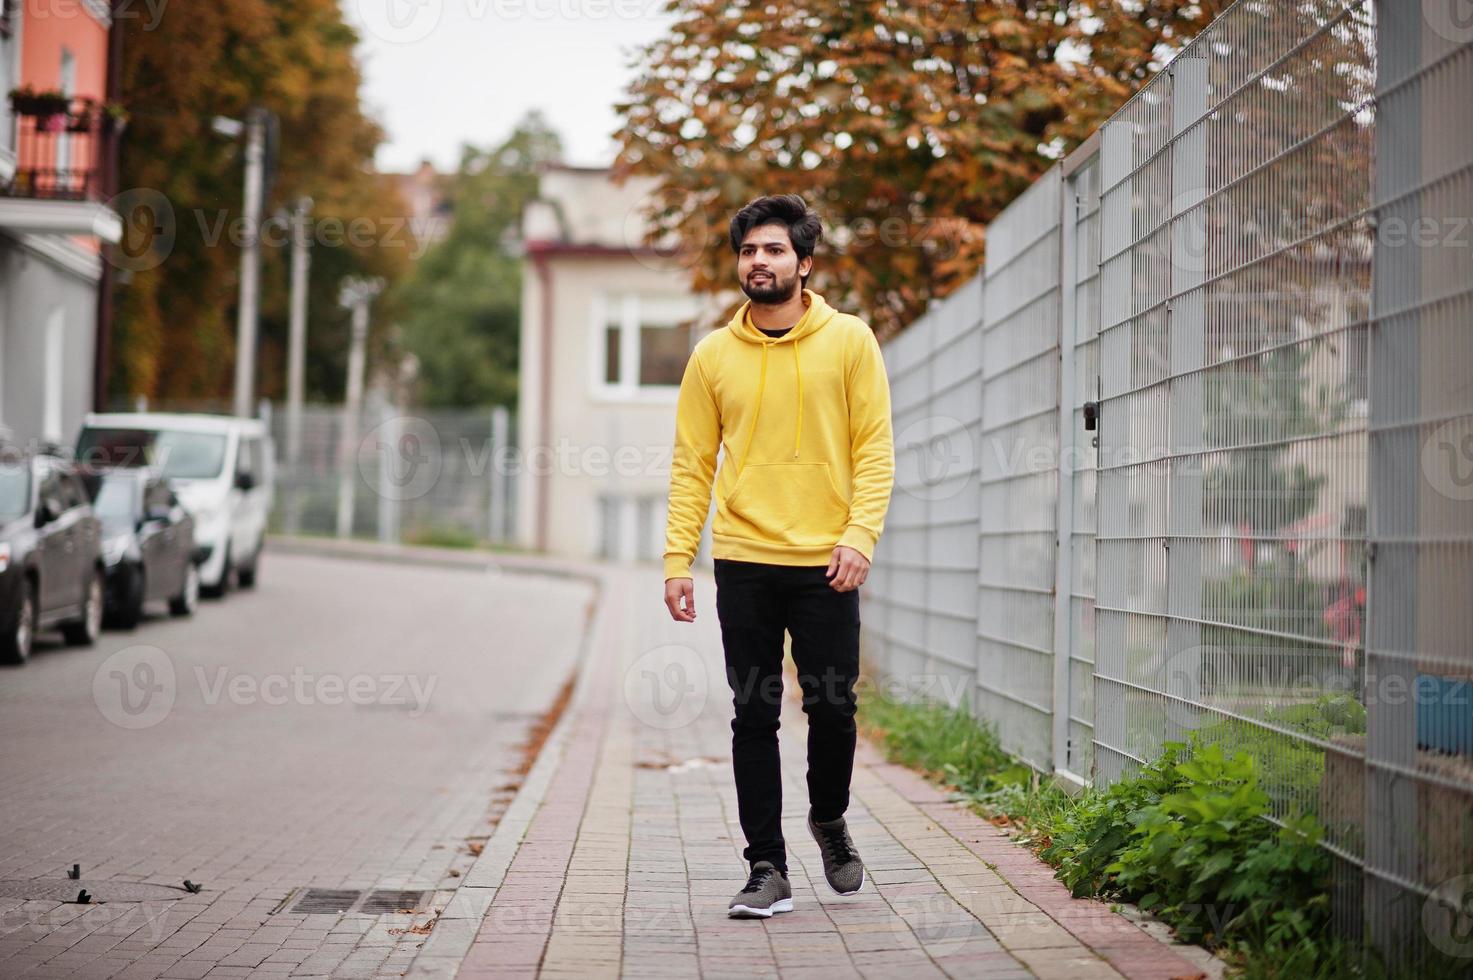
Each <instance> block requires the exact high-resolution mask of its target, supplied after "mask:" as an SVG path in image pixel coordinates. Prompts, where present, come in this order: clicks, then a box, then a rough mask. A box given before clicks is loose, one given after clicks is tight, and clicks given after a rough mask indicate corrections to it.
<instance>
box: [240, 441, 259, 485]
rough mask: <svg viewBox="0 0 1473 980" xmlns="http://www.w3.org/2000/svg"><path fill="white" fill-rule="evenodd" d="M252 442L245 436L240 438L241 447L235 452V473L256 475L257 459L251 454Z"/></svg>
mask: <svg viewBox="0 0 1473 980" xmlns="http://www.w3.org/2000/svg"><path fill="white" fill-rule="evenodd" d="M251 441H252V440H250V439H248V438H246V437H245V436H241V437H240V445H239V446H238V447H237V448H236V450H235V472H236V473H237V474H240V473H249V474H251V475H252V476H254V475H255V474H256V466H255V457H254V454H253V453H252V452H251Z"/></svg>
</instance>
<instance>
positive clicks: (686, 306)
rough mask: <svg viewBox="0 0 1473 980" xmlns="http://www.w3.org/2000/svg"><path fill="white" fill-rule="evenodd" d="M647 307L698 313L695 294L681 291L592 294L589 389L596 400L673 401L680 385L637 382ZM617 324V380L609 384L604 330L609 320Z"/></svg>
mask: <svg viewBox="0 0 1473 980" xmlns="http://www.w3.org/2000/svg"><path fill="white" fill-rule="evenodd" d="M646 310H658V312H659V313H660V314H661V315H662V316H673V317H674V318H677V319H691V320H694V319H696V318H697V317H698V316H699V315H700V312H701V309H700V304H699V302H698V301H697V300H696V298H695V297H694V296H688V295H684V296H683V295H680V294H664V295H653V294H641V293H603V292H600V293H595V294H594V296H593V301H592V303H590V304H589V338H590V339H589V344H588V349H589V358H588V367H589V389H590V391H592V393H593V398H594V400H595V401H600V402H619V403H630V402H636V403H643V404H657V405H667V404H674V403H675V401H676V399H677V397H678V396H679V394H680V385H679V384H669V385H642V384H640V383H639V380H638V374H639V357H640V349H639V339H640V338H639V332H640V326H641V325H642V321H643V314H644V313H645V311H646ZM613 319H617V321H618V325H619V379H618V381H617V382H615V383H612V384H610V383H609V382H607V381H605V380H604V379H605V378H606V377H607V376H608V370H607V369H608V364H607V359H606V357H605V356H604V355H605V338H604V330H605V328H606V327H607V326H608V325H609V323H610V321H611V320H613Z"/></svg>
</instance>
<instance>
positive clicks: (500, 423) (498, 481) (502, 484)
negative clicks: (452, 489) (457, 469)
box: [486, 405, 511, 543]
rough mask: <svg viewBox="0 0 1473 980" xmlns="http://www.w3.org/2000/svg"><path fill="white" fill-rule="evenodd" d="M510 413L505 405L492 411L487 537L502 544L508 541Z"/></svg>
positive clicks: (498, 406)
mask: <svg viewBox="0 0 1473 980" xmlns="http://www.w3.org/2000/svg"><path fill="white" fill-rule="evenodd" d="M509 414H510V413H509V412H507V410H506V406H505V405H497V406H496V407H495V408H493V409H491V472H490V473H489V474H488V476H489V479H490V481H491V502H490V509H489V512H488V514H487V515H486V537H487V539H488V540H490V541H493V542H496V543H501V542H504V541H505V540H506V537H507V534H506V487H507V481H508V480H510V479H511V477H510V475H509V471H510V467H509V466H506V465H505V463H506V462H510V454H508V453H506V452H505V448H506V434H507V432H508V431H509V430H510V428H511V426H510V424H509V420H508V416H509Z"/></svg>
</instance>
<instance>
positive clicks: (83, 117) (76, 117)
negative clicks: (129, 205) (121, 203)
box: [0, 98, 123, 201]
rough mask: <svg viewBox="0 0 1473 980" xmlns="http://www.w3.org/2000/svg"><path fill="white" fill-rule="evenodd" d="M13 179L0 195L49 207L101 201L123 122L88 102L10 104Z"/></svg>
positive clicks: (104, 194)
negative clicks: (37, 201)
mask: <svg viewBox="0 0 1473 980" xmlns="http://www.w3.org/2000/svg"><path fill="white" fill-rule="evenodd" d="M12 109H13V111H14V114H15V128H16V134H15V173H14V175H13V176H12V177H11V179H10V182H9V183H8V184H6V185H4V186H0V195H3V196H5V197H24V198H34V199H40V200H51V201H98V200H105V199H106V198H107V197H108V196H109V194H110V192H111V188H110V187H109V186H108V184H109V183H110V182H111V173H112V162H113V160H114V155H113V154H114V149H115V147H116V144H117V137H118V133H119V132H120V131H121V130H122V127H123V123H122V120H121V119H119V118H117V117H116V116H114V115H112V114H111V113H109V112H107V111H106V110H105V108H104V107H103V105H102V104H100V103H98V102H97V101H95V100H93V99H86V98H79V99H72V100H70V102H68V103H65V104H60V103H55V102H52V103H49V104H48V103H44V102H43V103H39V104H37V103H35V102H20V103H17V102H15V101H14V100H12Z"/></svg>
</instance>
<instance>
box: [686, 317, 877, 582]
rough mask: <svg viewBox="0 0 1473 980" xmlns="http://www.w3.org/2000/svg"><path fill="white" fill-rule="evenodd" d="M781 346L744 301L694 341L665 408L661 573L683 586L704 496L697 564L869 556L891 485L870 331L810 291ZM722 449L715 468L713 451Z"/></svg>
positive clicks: (787, 562) (874, 346)
mask: <svg viewBox="0 0 1473 980" xmlns="http://www.w3.org/2000/svg"><path fill="white" fill-rule="evenodd" d="M803 302H804V303H805V304H806V305H807V307H808V309H807V312H806V313H804V314H803V318H802V319H800V320H799V321H798V322H797V324H795V325H794V326H793V328H792V329H791V330H789V331H788V332H787V333H786V334H784V335H783V336H781V337H769V336H768V335H767V334H764V333H763V332H762V331H761V330H758V329H757V328H756V327H755V326H753V325H752V321H751V317H750V315H749V311H750V309H751V305H752V304H751V302H750V301H748V302H746V303H743V304H742V306H741V308H740V309H738V310H737V311H736V313H735V314H733V316H732V318H731V322H729V323H728V324H727V325H726V327H725V328H723V329H720V330H715V331H712V332H711V333H709V334H707V335H706V336H705V337H703V338H701V340H700V342H699V343H697V344H696V347H695V350H694V351H692V352H691V356H690V360H689V361H687V362H686V366H685V375H684V377H683V378H682V379H681V382H680V397H679V401H678V403H677V405H676V409H675V451H674V456H673V458H672V460H671V465H670V502H669V517H668V520H667V523H666V529H665V577H666V578H667V579H670V578H689V577H690V574H691V573H690V565H691V562H692V561H693V560H694V558H695V553H696V549H697V547H698V545H699V542H700V537H701V528H702V527H703V526H704V525H705V523H706V514H707V512H708V511H709V509H710V506H711V489H712V483H713V481H714V483H715V488H716V516H715V518H714V519H713V520H712V522H711V555H712V557H715V558H732V559H737V560H741V561H756V562H766V563H768V564H774V565H827V564H828V563H829V559H830V557H831V556H832V554H833V550H834V547H835V546H836V545H841V544H842V545H846V546H848V547H851V548H854V549H855V550H856V551H858V552H859V553H860V554H862V555H864V557H865V558H867V559H871V560H873V558H874V548H875V542H876V541H877V540H878V539H879V536H880V531H881V530H883V528H884V523H885V511H886V510H887V509H888V508H889V505H890V489H891V485H892V483H893V482H894V476H895V450H894V443H893V438H892V435H891V431H890V383H889V379H888V378H887V377H886V375H885V364H884V361H883V360H882V358H881V355H880V345H879V342H878V341H877V340H876V339H875V335H874V331H872V330H870V328H869V326H868V325H867V324H865V322H864V321H863V320H861V319H859V318H858V317H855V316H850V315H849V314H846V313H839V312H838V311H836V310H834V309H833V308H832V307H830V306H829V305H828V304H827V303H825V302H824V299H823V297H822V296H820V295H818V294H817V293H815V292H813V291H812V290H809V289H805V290H803ZM721 447H725V454H724V456H723V459H724V460H725V462H723V463H722V465H721V471H720V472H719V473H718V472H716V457H717V450H718V449H720V448H721Z"/></svg>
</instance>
